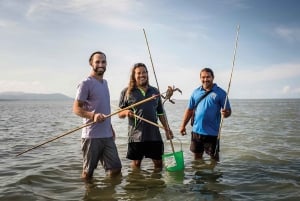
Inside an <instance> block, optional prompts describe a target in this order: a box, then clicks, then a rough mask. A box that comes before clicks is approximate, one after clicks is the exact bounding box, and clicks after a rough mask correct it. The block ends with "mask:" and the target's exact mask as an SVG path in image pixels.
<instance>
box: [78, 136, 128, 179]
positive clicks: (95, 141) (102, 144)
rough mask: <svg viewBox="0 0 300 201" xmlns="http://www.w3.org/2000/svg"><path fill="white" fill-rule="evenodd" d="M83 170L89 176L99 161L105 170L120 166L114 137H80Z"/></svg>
mask: <svg viewBox="0 0 300 201" xmlns="http://www.w3.org/2000/svg"><path fill="white" fill-rule="evenodd" d="M81 150H82V153H83V170H84V171H85V172H86V173H87V174H88V175H90V176H92V175H93V173H94V170H95V169H96V168H97V166H98V162H99V161H100V162H101V164H102V166H103V168H104V169H105V171H108V170H111V169H120V168H122V165H121V160H120V158H119V155H118V151H117V147H116V144H115V141H114V139H113V138H112V137H111V138H82V139H81Z"/></svg>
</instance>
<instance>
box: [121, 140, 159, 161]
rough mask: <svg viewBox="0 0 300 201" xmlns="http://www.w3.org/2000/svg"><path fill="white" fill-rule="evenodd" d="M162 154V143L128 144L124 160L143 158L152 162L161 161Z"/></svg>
mask: <svg viewBox="0 0 300 201" xmlns="http://www.w3.org/2000/svg"><path fill="white" fill-rule="evenodd" d="M163 154H164V143H163V142H130V143H128V151H127V156H126V158H128V159H130V160H142V159H143V158H144V157H145V158H151V159H154V160H162V155H163Z"/></svg>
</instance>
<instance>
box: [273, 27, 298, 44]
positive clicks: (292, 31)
mask: <svg viewBox="0 0 300 201" xmlns="http://www.w3.org/2000/svg"><path fill="white" fill-rule="evenodd" d="M275 33H276V34H277V35H279V36H280V37H281V38H283V39H284V40H287V41H289V42H300V28H298V27H296V28H289V27H277V28H275Z"/></svg>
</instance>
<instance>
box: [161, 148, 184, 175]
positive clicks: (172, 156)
mask: <svg viewBox="0 0 300 201" xmlns="http://www.w3.org/2000/svg"><path fill="white" fill-rule="evenodd" d="M180 145H181V150H180V151H177V152H172V153H167V154H163V155H162V158H163V162H164V166H165V168H166V170H167V171H169V172H175V171H181V170H183V169H184V159H183V151H182V144H181V142H180Z"/></svg>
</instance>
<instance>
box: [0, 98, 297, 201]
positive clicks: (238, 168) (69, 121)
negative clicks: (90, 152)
mask: <svg viewBox="0 0 300 201" xmlns="http://www.w3.org/2000/svg"><path fill="white" fill-rule="evenodd" d="M185 106H186V101H176V105H173V104H167V105H166V111H167V113H168V120H169V123H170V126H171V128H172V130H173V133H174V135H175V136H176V135H177V137H178V138H179V139H180V142H178V141H177V140H174V141H173V144H174V147H175V149H176V151H177V150H179V149H180V148H181V145H182V148H181V149H182V150H183V158H184V165H185V168H184V170H183V171H177V172H168V171H166V170H163V171H161V172H158V173H157V172H154V171H153V163H152V161H151V160H150V159H144V160H143V162H142V168H141V170H139V171H138V170H132V169H131V168H130V161H129V160H128V159H126V151H127V121H126V120H124V119H119V118H115V117H112V123H113V126H114V129H115V131H116V134H117V139H116V143H117V145H118V151H119V155H120V158H121V160H122V164H123V169H122V175H121V176H120V177H117V178H108V177H107V176H106V175H105V172H104V170H103V168H101V167H98V168H97V169H96V170H95V173H94V178H93V179H92V180H91V181H90V182H88V183H86V182H84V181H83V180H82V179H81V178H80V175H81V171H82V156H81V151H80V131H78V132H75V133H72V134H71V135H68V136H66V137H64V138H61V139H59V140H57V141H54V142H52V143H49V144H46V145H44V146H42V147H40V148H38V149H35V150H32V151H30V152H28V153H26V154H24V155H22V156H20V157H15V155H16V154H17V153H19V152H21V151H24V150H26V149H28V148H30V147H32V146H34V145H36V144H39V143H41V142H43V141H46V140H48V139H50V138H53V137H54V136H57V135H59V134H61V133H65V132H66V131H69V130H70V129H72V128H75V127H78V126H79V125H81V124H82V122H81V119H80V118H78V117H77V116H75V115H73V114H72V112H71V108H72V102H67V101H62V102H53V101H35V102H30V101H25V102H22V101H15V102H9V101H2V102H0V107H1V116H0V137H1V139H0V187H1V188H0V200H1V201H19V200H20V201H24V200H33V201H35V200H36V201H40V200H41V201H48V200H49V201H50V200H51V201H54V200H57V201H61V200H64V201H68V200H70V201H74V200H85V201H88V200H174V201H176V200H178V201H183V200H208V201H216V200H223V201H224V200H225V201H227V200H234V201H236V200H242V201H244V200H264V201H273V200H289V201H290V200H291V201H293V200H295V201H296V200H298V199H299V197H300V192H299V186H300V175H299V167H300V159H299V155H300V147H299V144H300V138H299V130H300V100H235V101H232V107H233V115H232V117H231V118H229V119H226V120H225V122H224V124H223V126H224V127H223V130H222V135H221V146H220V148H221V156H220V161H221V162H220V163H219V164H217V165H216V166H215V164H212V163H211V162H210V161H209V157H206V158H204V160H203V161H200V160H199V161H194V160H193V155H192V154H191V153H190V151H189V144H190V135H187V136H184V137H182V136H180V135H179V130H178V129H179V125H180V123H181V118H182V116H181V115H182V114H183V111H184V109H185ZM21 117H23V118H21ZM24 117H26V118H24ZM187 129H190V128H187ZM162 132H163V131H162ZM181 142H182V144H181ZM165 150H166V153H171V146H170V143H168V142H165Z"/></svg>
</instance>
